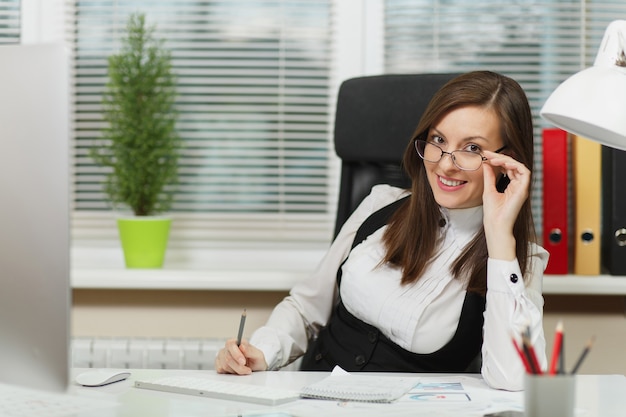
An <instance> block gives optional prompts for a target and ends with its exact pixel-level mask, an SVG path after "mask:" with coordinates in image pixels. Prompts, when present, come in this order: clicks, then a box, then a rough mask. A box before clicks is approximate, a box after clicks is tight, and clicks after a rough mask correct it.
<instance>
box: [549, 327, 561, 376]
mask: <svg viewBox="0 0 626 417" xmlns="http://www.w3.org/2000/svg"><path fill="white" fill-rule="evenodd" d="M562 341H563V322H562V321H559V322H558V323H557V325H556V331H555V333H554V343H553V345H552V359H551V361H550V375H554V374H556V372H557V363H559V358H560V357H561V342H562Z"/></svg>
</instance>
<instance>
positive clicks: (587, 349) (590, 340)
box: [572, 336, 596, 374]
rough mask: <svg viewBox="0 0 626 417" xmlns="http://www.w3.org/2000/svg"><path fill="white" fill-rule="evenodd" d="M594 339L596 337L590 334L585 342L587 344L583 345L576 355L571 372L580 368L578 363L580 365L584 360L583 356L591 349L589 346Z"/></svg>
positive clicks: (573, 372)
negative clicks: (579, 352)
mask: <svg viewBox="0 0 626 417" xmlns="http://www.w3.org/2000/svg"><path fill="white" fill-rule="evenodd" d="M595 339H596V337H595V336H591V338H590V339H589V341H588V342H587V345H586V346H585V348H584V349H583V351H582V353H581V354H580V356H579V357H578V360H577V361H576V365H574V369H572V374H575V373H576V372H578V368H580V365H582V363H583V361H584V360H585V356H587V354H588V353H589V351H590V350H591V346H593V342H594V340H595Z"/></svg>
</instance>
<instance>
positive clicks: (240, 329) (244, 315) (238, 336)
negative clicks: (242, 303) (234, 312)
mask: <svg viewBox="0 0 626 417" xmlns="http://www.w3.org/2000/svg"><path fill="white" fill-rule="evenodd" d="M245 324H246V309H245V308H244V309H243V313H241V320H240V321H239V332H238V333H237V346H239V345H240V344H241V337H242V336H243V326H244V325H245Z"/></svg>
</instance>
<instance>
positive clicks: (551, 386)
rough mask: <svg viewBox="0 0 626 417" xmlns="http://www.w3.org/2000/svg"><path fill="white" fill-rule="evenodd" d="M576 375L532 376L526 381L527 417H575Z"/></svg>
mask: <svg viewBox="0 0 626 417" xmlns="http://www.w3.org/2000/svg"><path fill="white" fill-rule="evenodd" d="M575 396H576V376H575V375H530V374H527V375H526V376H525V379H524V415H525V416H526V417H574V403H575V401H574V399H575Z"/></svg>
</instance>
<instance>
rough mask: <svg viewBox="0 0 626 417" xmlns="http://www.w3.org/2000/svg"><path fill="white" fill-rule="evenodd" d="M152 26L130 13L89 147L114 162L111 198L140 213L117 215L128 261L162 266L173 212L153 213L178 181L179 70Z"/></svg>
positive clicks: (102, 160)
mask: <svg viewBox="0 0 626 417" xmlns="http://www.w3.org/2000/svg"><path fill="white" fill-rule="evenodd" d="M154 29H155V27H154V26H152V27H147V26H146V20H145V15H143V14H133V15H131V16H130V17H129V20H128V24H127V28H126V33H125V37H123V38H122V47H121V49H120V51H119V53H117V54H113V55H111V56H109V58H108V76H109V79H108V82H107V84H106V86H105V91H104V95H103V99H102V104H103V115H104V120H105V122H106V125H105V127H104V128H103V129H102V138H101V139H100V140H98V141H96V143H95V145H94V146H93V147H92V148H91V150H90V155H91V156H92V158H93V159H94V160H95V162H96V163H97V164H99V165H101V166H103V167H106V168H107V169H108V172H107V176H106V180H105V183H104V190H105V192H106V194H107V195H108V197H109V199H110V202H111V203H112V205H113V206H117V207H119V206H122V207H125V208H129V209H130V210H132V212H133V214H134V216H133V217H132V218H118V220H117V224H118V229H119V232H120V238H121V242H122V247H123V250H124V258H125V261H126V266H127V267H139V268H150V267H152V268H155V267H156V268H158V267H161V266H162V264H163V257H164V253H165V249H166V246H167V239H168V235H169V228H170V219H169V218H165V217H157V216H155V215H158V214H161V213H163V212H166V211H168V210H169V209H170V207H171V204H172V187H173V186H175V184H176V183H177V181H178V172H177V169H178V159H179V153H180V138H179V136H178V134H177V132H176V130H175V125H176V119H177V113H176V111H175V109H174V102H175V98H176V84H175V77H174V75H173V74H172V64H171V56H170V53H169V51H168V50H167V49H165V48H164V47H163V41H162V40H161V41H159V40H155V39H154V37H153V35H154Z"/></svg>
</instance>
